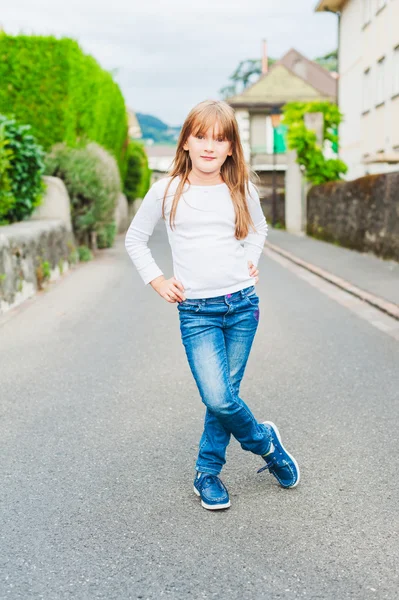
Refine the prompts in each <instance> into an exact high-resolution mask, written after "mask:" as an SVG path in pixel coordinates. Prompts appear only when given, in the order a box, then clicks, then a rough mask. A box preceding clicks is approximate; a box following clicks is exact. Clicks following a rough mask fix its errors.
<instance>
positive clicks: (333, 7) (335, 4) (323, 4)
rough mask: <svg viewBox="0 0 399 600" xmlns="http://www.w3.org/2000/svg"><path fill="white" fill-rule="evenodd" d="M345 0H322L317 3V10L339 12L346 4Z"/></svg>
mask: <svg viewBox="0 0 399 600" xmlns="http://www.w3.org/2000/svg"><path fill="white" fill-rule="evenodd" d="M345 1H346V0H320V1H319V2H318V3H317V6H316V8H315V12H323V11H325V10H328V11H331V12H339V11H340V10H341V9H342V7H343V5H344V4H345Z"/></svg>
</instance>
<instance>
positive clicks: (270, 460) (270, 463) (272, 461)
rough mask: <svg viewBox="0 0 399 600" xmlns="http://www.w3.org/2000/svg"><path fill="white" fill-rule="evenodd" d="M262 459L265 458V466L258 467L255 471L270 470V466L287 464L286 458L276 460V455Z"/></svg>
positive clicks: (284, 465)
mask: <svg viewBox="0 0 399 600" xmlns="http://www.w3.org/2000/svg"><path fill="white" fill-rule="evenodd" d="M264 460H266V464H265V466H264V467H261V468H260V469H258V470H257V471H256V472H257V473H262V471H266V469H269V471H270V469H271V468H272V467H286V466H287V465H288V463H287V461H286V460H284V459H283V458H282V459H281V460H278V458H277V457H276V456H271V457H270V458H268V457H264Z"/></svg>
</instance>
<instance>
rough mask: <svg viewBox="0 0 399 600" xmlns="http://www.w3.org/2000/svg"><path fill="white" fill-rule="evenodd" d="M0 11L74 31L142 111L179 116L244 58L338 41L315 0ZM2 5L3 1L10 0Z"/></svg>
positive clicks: (138, 1)
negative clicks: (265, 47)
mask: <svg viewBox="0 0 399 600" xmlns="http://www.w3.org/2000/svg"><path fill="white" fill-rule="evenodd" d="M3 2H4V4H3V3H2V4H3V6H2V8H1V12H0V25H1V26H2V27H3V29H4V30H5V31H6V32H7V33H10V34H17V33H25V34H32V33H35V34H53V35H55V36H57V37H61V36H68V37H72V38H74V39H76V40H78V42H79V43H80V45H81V47H82V48H83V50H84V51H85V52H87V53H89V54H92V55H93V56H94V57H95V58H96V59H97V60H98V62H99V63H100V64H101V66H102V67H104V68H105V69H107V70H113V69H115V70H116V74H115V79H116V81H117V82H118V83H119V85H120V86H121V88H122V92H123V94H124V96H125V100H126V103H127V104H128V105H129V106H130V107H131V108H133V109H134V110H135V111H136V112H143V113H148V114H152V115H155V116H157V117H159V118H160V119H162V120H163V121H165V122H166V123H168V124H169V125H181V124H182V122H183V121H184V119H185V117H186V115H187V113H188V112H189V110H190V109H191V108H192V107H193V106H194V105H195V104H197V103H198V102H200V101H201V100H204V99H206V98H215V99H217V98H220V94H219V90H220V88H222V87H223V86H224V85H226V84H227V83H228V78H229V76H230V75H231V74H232V73H233V71H234V70H235V69H236V67H237V66H238V64H239V62H240V61H241V60H245V59H251V58H260V56H261V46H262V39H263V38H266V39H267V43H268V53H269V55H270V56H272V57H277V58H279V57H281V56H282V55H283V54H284V53H285V52H286V51H287V50H289V49H290V48H291V47H294V48H296V49H297V50H299V51H300V52H302V53H303V54H305V56H307V57H308V58H314V57H316V56H320V55H323V54H325V53H327V52H329V51H331V50H333V49H335V48H336V45H337V17H336V15H333V14H329V13H326V14H320V13H315V12H314V7H315V5H316V0H285V1H282V0H273V1H272V0H242V1H239V0H219V1H218V0H201V1H200V2H198V1H195V2H194V1H193V0H169V1H168V2H165V4H163V3H162V2H161V1H160V0H109V1H105V0H61V1H60V0H34V1H33V0H12V2H10V1H9V2H7V1H6V0H3ZM4 5H6V6H4Z"/></svg>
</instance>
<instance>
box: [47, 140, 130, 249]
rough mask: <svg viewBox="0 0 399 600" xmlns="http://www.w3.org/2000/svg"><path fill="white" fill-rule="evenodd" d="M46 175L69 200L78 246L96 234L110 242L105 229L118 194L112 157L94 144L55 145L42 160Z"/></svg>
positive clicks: (116, 168) (117, 177)
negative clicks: (63, 189)
mask: <svg viewBox="0 0 399 600" xmlns="http://www.w3.org/2000/svg"><path fill="white" fill-rule="evenodd" d="M45 162H46V173H47V175H54V176H56V177H60V178H61V179H62V180H63V181H64V183H65V186H66V188H67V190H68V194H69V197H70V199H71V217H72V224H73V229H74V233H75V236H76V238H77V240H78V241H79V243H81V244H88V243H90V239H91V233H92V232H96V233H97V235H98V236H99V237H101V236H102V238H104V236H105V239H106V240H110V239H111V244H112V241H113V238H112V236H111V238H110V235H109V231H108V228H109V226H110V225H112V223H113V222H114V213H115V207H116V204H117V199H118V195H119V194H120V193H121V178H120V174H119V170H118V165H117V163H116V161H115V159H114V157H113V156H112V155H111V154H109V153H108V152H107V151H106V150H105V149H104V148H101V146H99V145H98V144H96V143H94V142H90V143H89V144H87V145H86V146H82V147H78V148H70V147H68V146H67V145H66V144H56V145H55V146H54V147H53V149H52V151H51V152H50V153H49V154H48V156H47V157H46V161H45Z"/></svg>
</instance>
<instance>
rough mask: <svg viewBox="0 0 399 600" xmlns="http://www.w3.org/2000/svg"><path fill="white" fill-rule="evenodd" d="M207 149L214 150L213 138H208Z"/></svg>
mask: <svg viewBox="0 0 399 600" xmlns="http://www.w3.org/2000/svg"><path fill="white" fill-rule="evenodd" d="M205 149H206V150H213V140H206V144H205Z"/></svg>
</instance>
